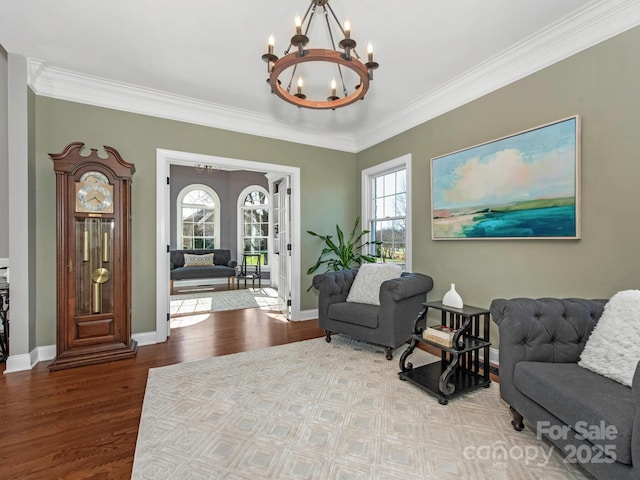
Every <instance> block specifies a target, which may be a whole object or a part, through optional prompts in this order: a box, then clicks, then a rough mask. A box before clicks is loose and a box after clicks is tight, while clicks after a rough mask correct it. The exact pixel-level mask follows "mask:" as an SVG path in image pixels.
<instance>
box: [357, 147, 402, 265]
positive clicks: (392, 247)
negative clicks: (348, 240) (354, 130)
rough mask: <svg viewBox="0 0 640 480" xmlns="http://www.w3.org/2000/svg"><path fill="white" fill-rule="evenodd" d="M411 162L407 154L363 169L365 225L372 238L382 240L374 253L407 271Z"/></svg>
mask: <svg viewBox="0 0 640 480" xmlns="http://www.w3.org/2000/svg"><path fill="white" fill-rule="evenodd" d="M409 161H410V156H408V155H406V156H403V157H401V158H399V159H396V160H392V161H390V162H386V163H384V164H382V165H378V166H376V167H372V168H370V169H367V170H364V171H363V187H364V188H363V194H364V195H365V198H364V199H363V205H364V208H363V228H366V229H368V230H370V232H371V233H370V234H369V236H370V237H369V238H370V240H371V241H381V242H382V244H381V245H375V246H372V248H371V252H370V254H371V255H375V256H376V257H377V258H378V261H379V262H390V263H391V262H392V263H397V264H399V265H401V266H402V267H403V269H405V270H406V269H407V268H410V267H408V265H409V246H410V236H409V235H408V226H409V225H410V216H409V208H408V199H409V198H410V196H409V194H408V188H407V185H408V184H409V182H408V179H409V175H410V168H409V165H410V162H409Z"/></svg>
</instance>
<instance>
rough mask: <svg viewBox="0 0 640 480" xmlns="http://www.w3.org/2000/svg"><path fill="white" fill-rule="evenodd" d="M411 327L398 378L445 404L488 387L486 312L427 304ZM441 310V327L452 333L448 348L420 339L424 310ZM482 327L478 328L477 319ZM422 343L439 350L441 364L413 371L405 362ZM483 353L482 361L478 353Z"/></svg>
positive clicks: (470, 308) (466, 307) (481, 309)
mask: <svg viewBox="0 0 640 480" xmlns="http://www.w3.org/2000/svg"><path fill="white" fill-rule="evenodd" d="M422 306H423V308H422V310H421V311H420V313H419V314H418V317H417V318H416V320H415V322H414V324H413V330H414V332H413V335H412V336H411V340H410V341H409V347H408V348H407V349H406V350H405V351H404V352H403V354H402V356H401V357H400V369H401V371H400V372H399V373H398V376H399V377H400V379H401V380H407V381H409V382H411V383H413V384H414V385H417V386H418V387H420V388H422V389H423V390H425V391H426V392H427V393H429V394H431V395H433V396H434V397H436V398H437V399H438V402H439V403H440V404H442V405H446V404H447V402H448V401H449V399H451V398H454V397H457V396H459V395H462V394H463V393H466V392H468V391H470V390H474V389H476V388H479V387H489V385H490V384H491V380H489V346H490V345H491V343H490V342H489V316H490V312H489V310H486V309H483V308H478V307H473V306H471V305H464V306H463V307H462V308H453V307H448V306H446V305H443V304H442V302H427V303H423V304H422ZM429 308H433V309H436V310H440V312H441V322H440V324H441V325H442V326H445V327H449V328H450V329H452V330H455V335H454V336H453V345H452V346H451V347H448V346H444V345H441V344H439V343H436V342H433V341H430V340H427V339H425V338H424V337H423V335H422V334H423V331H424V328H425V327H424V325H425V318H426V315H427V310H428V309H429ZM481 317H482V319H483V322H482V323H483V324H482V325H480V318H481ZM420 343H424V344H427V345H431V346H433V347H436V348H439V349H440V350H441V360H440V362H435V363H430V364H427V365H424V366H421V367H417V368H414V366H413V364H411V363H410V362H407V358H408V357H409V356H410V355H411V354H412V353H413V351H414V350H415V348H416V347H417V346H418V344H420ZM480 350H483V358H482V360H480V357H479V353H480Z"/></svg>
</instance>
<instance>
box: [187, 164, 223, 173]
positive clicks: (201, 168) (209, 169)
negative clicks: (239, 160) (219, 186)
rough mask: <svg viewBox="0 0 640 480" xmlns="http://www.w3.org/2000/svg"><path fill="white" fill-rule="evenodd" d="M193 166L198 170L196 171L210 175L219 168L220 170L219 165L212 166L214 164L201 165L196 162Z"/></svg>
mask: <svg viewBox="0 0 640 480" xmlns="http://www.w3.org/2000/svg"><path fill="white" fill-rule="evenodd" d="M193 168H194V169H195V170H196V172H198V173H205V172H206V173H208V174H209V175H211V174H213V173H215V172H217V171H218V170H220V169H219V168H218V167H215V166H212V165H200V164H196V165H194V166H193Z"/></svg>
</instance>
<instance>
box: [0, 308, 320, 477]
mask: <svg viewBox="0 0 640 480" xmlns="http://www.w3.org/2000/svg"><path fill="white" fill-rule="evenodd" d="M203 317H206V319H204V320H203V321H201V322H200V323H197V324H195V325H192V326H189V327H184V328H180V329H174V330H172V333H171V337H170V338H169V340H168V341H167V342H166V343H162V344H157V345H150V346H145V347H140V348H138V354H137V356H136V358H134V359H128V360H121V361H118V362H112V363H107V364H101V365H92V366H87V367H80V368H75V369H69V370H62V371H57V372H49V370H48V369H47V364H48V362H43V363H41V364H39V365H38V366H37V367H36V368H34V369H33V370H32V371H29V372H17V373H11V374H8V375H1V378H0V419H1V422H0V428H1V429H2V430H1V433H0V435H1V437H0V442H1V443H0V479H2V480H9V479H21V480H26V479H46V480H53V479H93V480H102V479H127V478H130V475H131V469H132V466H133V456H134V452H135V446H136V439H137V434H138V424H139V421H140V412H141V409H142V401H143V398H144V391H145V386H146V381H147V372H148V370H149V368H153V367H160V366H164V365H170V364H173V363H178V362H186V361H192V360H199V359H203V358H208V357H211V356H216V355H226V354H230V353H236V352H242V351H248V350H255V349H258V348H264V347H269V346H273V345H282V344H285V343H290V342H297V341H300V340H307V339H310V338H316V337H321V336H323V332H322V331H321V330H320V329H319V328H318V322H317V320H309V321H304V322H287V321H285V320H282V319H281V317H280V318H279V317H277V316H269V315H267V314H265V313H264V312H263V311H261V310H260V309H256V308H254V309H246V310H232V311H226V312H218V313H213V314H210V315H205V316H203Z"/></svg>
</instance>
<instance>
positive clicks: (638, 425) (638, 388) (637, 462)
mask: <svg viewBox="0 0 640 480" xmlns="http://www.w3.org/2000/svg"><path fill="white" fill-rule="evenodd" d="M631 389H632V391H633V403H635V406H636V419H635V421H634V422H633V433H632V434H631V462H632V463H633V465H634V470H640V362H638V365H636V373H635V375H634V376H633V382H632V384H631Z"/></svg>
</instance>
